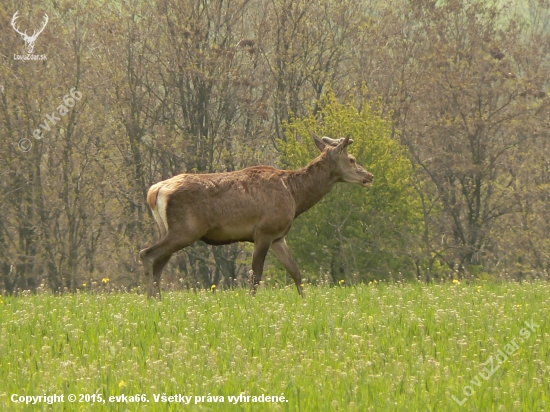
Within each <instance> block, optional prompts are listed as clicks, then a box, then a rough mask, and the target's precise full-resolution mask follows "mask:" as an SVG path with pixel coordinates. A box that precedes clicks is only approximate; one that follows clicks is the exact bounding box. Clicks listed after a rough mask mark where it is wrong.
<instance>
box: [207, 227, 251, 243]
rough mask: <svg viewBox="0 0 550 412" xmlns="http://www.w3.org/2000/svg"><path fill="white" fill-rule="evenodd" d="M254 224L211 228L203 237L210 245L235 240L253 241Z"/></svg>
mask: <svg viewBox="0 0 550 412" xmlns="http://www.w3.org/2000/svg"><path fill="white" fill-rule="evenodd" d="M253 234H254V225H246V224H245V225H235V226H228V227H223V228H213V229H210V230H209V231H208V232H206V234H205V235H204V236H203V237H202V238H201V240H202V241H203V242H205V243H208V244H209V245H226V244H229V243H234V242H253V241H254V236H253Z"/></svg>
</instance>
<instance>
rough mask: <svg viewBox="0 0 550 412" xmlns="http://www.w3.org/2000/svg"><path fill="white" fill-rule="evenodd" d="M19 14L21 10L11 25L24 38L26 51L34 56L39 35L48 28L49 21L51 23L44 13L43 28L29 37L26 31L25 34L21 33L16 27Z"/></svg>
mask: <svg viewBox="0 0 550 412" xmlns="http://www.w3.org/2000/svg"><path fill="white" fill-rule="evenodd" d="M18 13H19V10H17V11H16V12H15V14H14V15H13V18H12V19H11V25H12V27H13V29H14V30H15V31H16V32H17V33H19V34H20V35H21V37H23V40H24V41H25V50H26V51H27V54H32V52H33V50H34V44H35V43H36V39H37V38H38V35H39V34H40V33H42V32H43V31H44V29H45V28H46V25H47V24H48V21H49V17H48V15H47V14H46V13H44V24H43V25H42V28H41V29H40V30H38V31H36V30H35V31H34V33H33V34H32V36H29V35H28V34H27V31H26V30H25V32H21V31H20V30H19V29H18V28H17V26H16V20H17V18H18V17H19V16H18Z"/></svg>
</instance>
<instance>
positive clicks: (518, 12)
mask: <svg viewBox="0 0 550 412" xmlns="http://www.w3.org/2000/svg"><path fill="white" fill-rule="evenodd" d="M17 10H19V14H20V16H21V17H20V18H19V20H18V23H19V25H20V27H21V28H22V29H23V30H25V29H27V30H28V33H29V34H30V33H32V31H33V30H34V29H35V28H37V27H40V25H41V22H42V18H43V15H44V13H47V14H48V15H49V23H48V25H47V27H46V28H45V30H44V32H43V33H41V34H40V35H39V37H38V38H37V41H36V46H35V49H34V53H35V54H37V55H42V54H45V55H46V56H47V60H45V61H20V60H14V54H23V53H24V46H25V43H24V42H23V40H22V39H21V36H20V35H19V34H17V33H16V32H15V31H14V30H13V28H12V27H11V24H10V22H11V19H12V17H13V14H14V13H15V12H16V11H17ZM549 12H550V2H549V1H548V0H526V1H519V0H518V1H511V2H506V1H495V2H493V1H473V0H463V1H461V0H449V1H444V0H442V1H432V0H410V1H409V0H389V1H386V0H384V1H380V0H372V1H360V2H359V1H356V0H316V1H310V0H294V1H292V0H256V1H250V0H231V1H229V0H211V1H208V0H160V1H155V2H147V1H142V0H135V1H126V0H121V1H118V0H117V1H102V0H76V1H74V0H71V1H66V0H58V1H56V0H53V1H40V2H38V1H36V2H23V1H9V0H8V1H4V2H2V3H1V4H0V36H1V38H2V41H1V42H0V56H1V57H0V86H1V87H0V290H1V291H3V293H13V292H16V291H20V290H36V289H37V288H39V287H44V288H47V289H51V290H53V291H63V290H70V291H74V290H76V289H82V288H90V287H94V286H96V285H97V286H96V287H105V288H107V287H109V288H132V287H135V286H137V285H138V284H139V282H140V274H141V272H142V270H141V265H140V262H139V258H138V252H139V250H140V249H141V248H143V247H144V246H146V245H150V244H152V242H154V241H155V240H156V239H157V236H158V234H157V230H156V228H155V225H154V222H153V219H152V217H151V214H150V211H149V209H148V206H147V204H146V201H145V198H146V192H147V189H148V187H149V186H150V185H151V184H152V183H155V182H157V181H159V180H162V179H165V178H168V177H170V176H173V175H175V174H178V173H182V172H190V173H194V172H197V173H202V172H216V171H231V170H237V169H240V168H243V167H246V166H250V165H255V164H270V165H274V166H278V167H287V168H288V167H299V166H301V165H303V164H305V163H307V161H309V160H310V159H312V158H313V156H315V155H316V153H315V151H314V148H313V145H312V144H311V143H310V142H309V140H308V139H309V137H308V131H309V130H314V131H316V132H318V133H322V134H325V135H329V136H331V137H339V136H343V135H344V134H346V133H348V132H351V133H352V134H353V137H354V138H355V140H356V143H354V145H353V150H355V153H356V154H357V155H358V157H359V158H360V161H361V162H362V164H363V165H364V166H365V167H366V168H367V169H369V170H371V171H373V173H374V174H375V176H376V177H375V185H374V186H373V187H372V188H371V189H362V188H359V187H353V186H351V185H341V187H338V188H337V190H336V191H335V192H334V193H332V194H331V195H330V196H328V197H327V198H326V199H325V200H324V201H323V203H322V204H320V205H318V207H316V208H315V209H313V210H311V211H310V212H309V213H308V214H305V215H303V216H302V217H300V218H299V219H298V220H297V222H296V224H295V227H294V228H293V230H292V231H291V233H292V236H290V239H289V243H290V246H291V249H292V250H293V251H294V254H295V257H296V258H297V260H298V262H299V265H300V267H301V268H302V269H303V271H304V276H305V277H306V278H307V279H308V281H311V282H330V283H334V284H338V283H341V280H345V281H346V283H353V282H361V281H367V282H368V281H371V280H374V279H401V278H403V279H411V278H418V279H420V280H423V281H433V280H436V281H437V280H440V279H449V278H451V277H452V278H456V277H459V278H462V277H466V278H472V277H476V278H478V277H481V278H509V279H524V278H529V277H545V278H548V270H549V263H550V258H549V254H548V253H549V251H550V244H549V243H550V242H549V238H550V236H549V235H550V202H549V200H550V199H549V197H550V196H549V195H550V192H549V189H550V174H549V171H550V164H549V154H550V142H549V120H550V119H549V114H550V113H549V108H550V105H549V101H550V99H549V97H547V93H549V92H550V84H549V80H550V77H549V73H550V50H549V48H550V38H549V37H550V13H549ZM71 88H75V90H77V91H79V92H80V93H82V99H81V100H79V101H77V102H76V104H75V105H74V107H72V108H70V109H69V111H68V113H67V115H66V116H63V117H61V121H59V122H57V124H56V125H53V126H52V127H51V130H50V131H49V132H45V133H44V138H43V139H42V140H37V139H35V137H34V136H33V131H34V130H35V129H39V128H40V127H39V125H40V124H44V121H45V120H46V119H47V117H46V116H47V115H51V113H52V112H54V111H56V112H57V108H58V106H60V105H62V104H63V97H64V96H65V95H67V94H68V93H69V90H70V89H71ZM21 139H29V140H30V141H31V142H32V147H31V148H30V150H28V151H24V150H21V147H20V144H19V142H20V140H21ZM24 149H25V150H26V148H25V147H24ZM250 251H251V249H250V246H246V245H244V244H235V245H229V246H224V247H214V248H213V247H209V246H206V245H204V244H196V245H194V246H193V247H190V248H187V249H186V250H185V251H182V252H179V253H178V254H176V255H175V256H174V257H173V258H172V260H171V263H170V265H169V267H168V268H167V270H165V274H164V277H163V281H164V285H166V286H167V287H171V288H181V287H206V288H208V287H210V286H211V285H212V284H216V285H218V287H229V286H232V285H239V284H243V283H246V282H247V279H248V270H249V268H250ZM270 262H271V263H269V264H268V267H267V273H266V275H265V277H266V279H267V281H268V282H269V283H272V284H286V283H287V282H288V281H289V279H288V277H287V276H286V275H285V273H284V271H283V270H282V269H281V267H279V266H278V265H277V264H275V263H274V259H273V258H271V259H270ZM106 279H109V283H108V284H107V281H106ZM102 280H103V281H102ZM41 285H42V286H41Z"/></svg>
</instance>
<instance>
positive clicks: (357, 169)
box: [311, 133, 374, 187]
mask: <svg viewBox="0 0 550 412" xmlns="http://www.w3.org/2000/svg"><path fill="white" fill-rule="evenodd" d="M311 135H312V136H313V140H315V144H316V145H317V147H318V148H319V150H321V151H322V152H323V151H325V150H327V151H328V153H327V156H328V157H329V158H330V161H331V168H332V169H333V171H334V173H335V174H336V175H337V176H338V181H339V182H346V183H357V184H360V185H361V186H364V187H368V186H370V185H371V184H372V182H373V180H374V175H373V174H372V173H370V172H368V171H367V170H365V169H364V168H363V166H361V165H360V164H359V163H357V161H356V160H355V157H353V156H352V155H350V154H349V153H348V150H347V147H348V146H349V145H350V144H352V143H353V139H350V136H349V135H348V136H347V137H346V138H345V139H344V138H341V139H338V140H335V139H331V138H330V137H326V136H325V137H322V138H321V137H319V136H317V135H316V134H314V133H312V134H311Z"/></svg>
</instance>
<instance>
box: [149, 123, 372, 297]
mask: <svg viewBox="0 0 550 412" xmlns="http://www.w3.org/2000/svg"><path fill="white" fill-rule="evenodd" d="M312 135H313V139H314V140H315V144H316V145H317V147H318V148H319V150H321V152H322V153H321V155H320V156H319V157H317V158H316V159H314V160H313V161H312V162H311V163H309V164H308V165H307V166H306V167H304V168H302V169H299V170H279V169H275V168H273V167H269V166H253V167H248V168H246V169H243V170H239V171H236V172H227V173H210V174H181V175H177V176H174V177H172V178H170V179H167V180H164V181H162V182H159V183H157V184H155V185H153V186H151V188H150V189H149V192H148V194H147V202H148V203H149V206H150V207H151V210H152V211H153V217H154V219H155V222H156V223H157V226H158V228H159V231H160V240H159V242H158V243H157V244H155V245H153V246H151V247H148V248H146V249H143V250H142V251H141V252H140V253H139V256H140V258H141V261H142V262H143V265H144V269H145V274H146V276H147V277H148V295H149V296H154V295H159V296H160V276H161V274H162V269H163V268H164V266H166V264H167V263H168V260H170V257H171V256H172V254H173V253H175V252H177V251H178V250H180V249H183V248H185V247H187V246H189V245H192V244H193V243H195V242H196V241H197V240H202V241H203V242H205V243H208V244H210V245H225V244H229V243H234V242H252V243H254V253H253V256H252V271H253V280H252V285H251V292H252V293H253V294H254V293H256V290H257V288H258V284H259V283H260V280H261V278H262V272H263V267H264V260H265V257H266V254H267V251H268V250H269V249H270V248H271V250H272V251H273V253H274V254H275V256H276V257H277V258H278V259H279V261H280V262H281V263H282V264H283V265H284V267H285V268H286V270H288V272H289V273H290V275H291V276H292V279H294V283H296V287H297V288H298V292H299V293H300V295H302V296H303V290H302V278H301V275H300V270H299V269H298V265H297V264H296V262H295V261H294V259H293V258H292V256H291V254H290V249H289V247H288V245H287V243H286V240H285V236H286V235H287V234H288V232H289V230H290V227H291V226H292V222H294V219H296V218H297V217H298V216H300V215H301V214H302V213H304V212H305V211H306V210H308V209H310V208H311V207H312V206H313V205H315V204H316V203H317V202H319V201H320V200H321V199H322V198H323V196H325V195H326V194H327V193H328V192H330V190H331V189H332V186H334V184H335V183H337V182H348V183H357V184H360V185H362V186H365V187H367V186H370V185H371V183H372V182H373V179H374V176H373V175H372V174H371V173H369V172H367V171H366V170H365V169H364V168H363V167H362V166H360V165H359V164H358V163H357V162H356V161H355V158H354V157H353V156H351V155H350V154H348V152H347V147H348V145H349V144H351V143H353V140H351V139H350V136H348V137H346V138H345V139H339V140H334V139H331V138H329V137H323V138H319V137H318V136H317V135H315V134H312Z"/></svg>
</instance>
